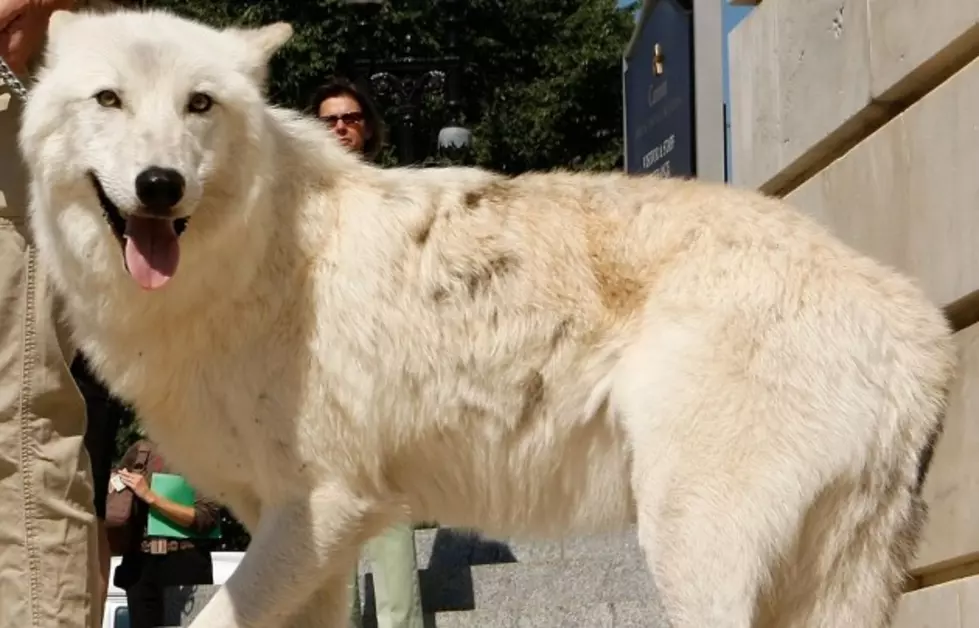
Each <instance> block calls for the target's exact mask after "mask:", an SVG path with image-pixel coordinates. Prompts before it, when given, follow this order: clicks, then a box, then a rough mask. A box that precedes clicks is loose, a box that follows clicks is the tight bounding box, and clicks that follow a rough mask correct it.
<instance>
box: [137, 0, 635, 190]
mask: <svg viewBox="0 0 979 628" xmlns="http://www.w3.org/2000/svg"><path fill="white" fill-rule="evenodd" d="M145 4H146V5H147V6H148V7H161V8H168V9H171V10H173V11H175V12H177V13H180V14H183V15H187V16H191V17H194V18H197V19H201V20H204V21H205V22H207V23H210V24H214V25H219V26H223V25H259V24H266V23H269V22H273V21H276V20H284V21H288V22H290V23H291V24H292V25H293V27H294V28H295V31H296V33H295V36H294V37H293V39H292V40H291V41H290V42H289V44H287V46H286V47H285V48H284V49H283V50H282V51H281V52H280V53H279V55H277V56H276V58H275V59H274V61H273V70H272V75H271V81H270V86H269V93H270V98H271V99H272V100H273V101H274V102H278V103H281V104H285V105H287V106H292V107H299V108H303V107H305V106H306V104H307V100H308V95H309V94H310V92H311V91H312V90H313V89H314V88H315V86H316V85H317V84H318V83H320V82H322V81H323V80H324V79H325V78H326V77H328V76H330V75H331V74H334V73H340V74H348V73H349V71H348V69H347V68H349V63H347V62H348V61H349V60H350V59H351V58H353V57H355V56H358V54H359V51H361V50H362V49H364V48H366V49H367V52H368V56H370V57H373V58H374V59H376V60H379V61H390V60H392V59H396V58H403V57H405V56H416V57H437V56H439V55H440V54H443V53H444V49H445V43H446V30H447V29H446V11H445V2H444V1H442V0H389V1H388V2H386V3H385V6H384V8H383V10H382V11H381V13H380V14H379V15H378V16H377V18H376V19H375V20H373V21H372V22H371V23H370V24H369V25H368V27H367V32H366V33H364V32H363V31H362V30H361V29H358V27H357V18H356V13H355V11H354V10H353V9H352V8H351V7H350V6H349V5H346V4H345V3H344V2H342V0H214V1H210V2H203V1H201V0H147V1H146V2H145ZM615 4H616V3H615V0H460V2H459V11H460V24H459V27H458V28H457V29H456V32H457V33H458V45H459V54H460V56H461V57H462V59H463V61H464V64H465V68H466V70H465V73H464V77H463V80H462V90H461V91H462V96H463V100H464V103H463V112H462V114H463V120H462V122H463V123H464V124H465V125H466V126H468V127H469V128H470V129H471V130H472V131H473V134H474V147H473V148H474V150H473V155H472V158H473V160H474V162H475V163H476V164H478V165H481V166H485V167H489V168H492V169H494V170H499V171H502V172H507V173H519V172H523V171H526V170H530V169H551V168H557V167H563V168H574V169H580V168H587V169H611V168H616V167H621V155H622V139H621V135H622V97H621V80H622V79H621V54H622V51H623V48H624V46H625V44H626V42H627V40H628V38H629V35H630V33H631V30H632V25H633V21H632V18H631V11H630V10H623V9H616V8H615ZM364 35H366V37H364ZM365 42H366V43H367V45H366V46H364V45H363V44H364V43H365ZM427 94H428V96H427V97H426V98H425V99H424V101H423V104H422V107H421V109H420V111H419V114H418V116H417V117H418V120H417V123H416V131H415V135H414V142H413V144H414V146H415V148H416V150H415V152H416V154H417V155H418V156H420V157H426V158H427V159H426V161H427V162H429V163H431V162H433V161H437V160H436V159H435V153H436V137H437V134H438V130H439V129H440V128H441V127H442V126H443V125H444V124H445V123H447V122H448V121H449V120H448V118H449V115H448V114H447V112H446V108H445V103H444V99H443V98H442V94H441V92H440V90H429V91H428V92H427ZM378 100H379V101H380V104H381V105H382V108H383V109H384V110H385V111H386V112H387V114H388V115H387V117H388V118H389V119H388V124H389V126H397V122H398V120H397V119H396V118H397V116H395V115H392V112H393V105H394V104H395V103H394V102H392V101H391V100H390V99H385V98H384V94H383V92H382V93H379V98H378ZM391 118H394V119H391ZM398 137H399V135H398V133H397V132H394V133H392V139H391V142H392V143H396V142H397V140H398ZM393 154H394V151H393V150H390V151H388V154H387V155H386V157H385V158H384V161H386V162H388V163H391V162H392V161H393Z"/></svg>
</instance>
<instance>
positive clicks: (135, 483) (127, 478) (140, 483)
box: [119, 469, 155, 504]
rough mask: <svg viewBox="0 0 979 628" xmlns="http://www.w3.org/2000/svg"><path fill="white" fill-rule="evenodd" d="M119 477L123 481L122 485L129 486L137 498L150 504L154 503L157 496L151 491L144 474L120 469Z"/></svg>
mask: <svg viewBox="0 0 979 628" xmlns="http://www.w3.org/2000/svg"><path fill="white" fill-rule="evenodd" d="M119 477H120V479H122V483H123V484H125V485H126V486H128V487H129V489H130V490H131V491H132V492H133V494H134V495H136V497H138V498H140V499H141V500H143V501H144V502H146V503H148V504H149V503H152V502H153V499H154V497H155V495H154V494H153V491H152V490H150V485H149V484H148V483H147V482H146V478H145V477H143V475H142V474H140V473H134V472H132V471H127V470H126V469H120V470H119Z"/></svg>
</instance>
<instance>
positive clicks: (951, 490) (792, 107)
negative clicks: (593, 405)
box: [728, 0, 979, 628]
mask: <svg viewBox="0 0 979 628" xmlns="http://www.w3.org/2000/svg"><path fill="white" fill-rule="evenodd" d="M728 45H729V47H730V48H729V50H730V57H729V58H730V81H731V143H732V146H731V148H732V154H733V160H732V164H733V165H732V173H731V174H732V183H733V184H734V185H738V186H743V187H753V188H758V189H761V190H763V191H765V192H767V193H769V194H773V195H777V196H784V197H786V198H787V199H788V200H790V201H791V202H793V203H794V204H795V205H796V206H798V207H799V208H801V209H802V210H804V211H806V212H808V213H810V214H811V215H813V216H815V217H816V218H817V219H819V220H821V221H822V222H823V223H824V224H826V225H827V226H829V227H830V228H831V229H832V230H833V231H834V232H835V233H836V234H837V235H839V236H840V237H841V238H843V239H844V240H845V241H847V242H848V243H850V244H851V245H853V246H854V247H856V248H858V249H859V250H861V251H863V252H865V253H868V254H870V255H873V256H874V257H876V258H878V259H880V260H881V261H883V262H885V263H887V264H890V265H892V266H894V267H897V268H899V269H901V270H903V271H905V272H907V273H909V274H911V275H913V276H914V277H916V278H917V279H918V280H919V281H920V282H921V285H922V286H923V287H924V289H925V290H926V291H927V292H928V294H929V296H930V297H931V298H932V299H934V300H935V301H936V303H939V304H941V305H942V306H944V307H946V309H947V311H949V312H950V318H955V319H956V320H961V323H960V326H962V327H965V328H964V329H962V330H961V331H959V332H958V334H957V338H958V340H959V346H960V352H961V356H962V358H961V359H962V365H961V369H960V375H959V381H958V384H957V386H956V388H955V390H954V391H953V401H952V405H951V408H950V411H949V416H948V419H947V421H948V423H947V427H946V431H945V435H944V437H943V438H942V440H941V442H940V444H939V447H938V449H937V451H936V456H935V462H934V465H933V467H932V471H931V474H930V476H929V478H928V481H927V483H926V487H925V492H926V497H927V500H928V503H929V507H930V510H931V516H930V520H929V523H928V526H927V529H926V531H925V536H924V539H923V540H922V545H921V548H920V551H919V554H918V558H917V560H916V562H915V564H914V569H913V575H914V582H913V583H912V584H911V585H910V586H909V590H908V592H907V593H906V594H905V595H904V597H903V599H902V602H901V605H900V607H899V611H898V617H897V619H896V622H895V627H896V628H925V627H926V626H927V627H929V628H979V378H977V376H979V325H971V326H968V325H969V324H970V323H973V322H974V321H975V320H976V318H977V317H976V316H973V315H972V314H973V313H975V312H976V311H977V308H976V307H975V303H976V297H977V294H976V292H977V290H979V60H977V57H979V0H765V1H763V2H761V3H759V4H758V6H756V7H755V8H754V9H753V10H752V12H751V14H749V15H748V16H747V17H746V18H745V19H744V20H743V21H742V22H741V23H740V24H739V25H738V26H737V27H736V28H735V30H734V31H732V33H731V35H730V37H729V39H728ZM953 313H954V316H953ZM963 314H964V316H963Z"/></svg>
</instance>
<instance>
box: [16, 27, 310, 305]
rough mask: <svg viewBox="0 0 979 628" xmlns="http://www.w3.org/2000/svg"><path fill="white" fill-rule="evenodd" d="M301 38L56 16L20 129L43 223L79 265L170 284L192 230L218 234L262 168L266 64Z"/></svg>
mask: <svg viewBox="0 0 979 628" xmlns="http://www.w3.org/2000/svg"><path fill="white" fill-rule="evenodd" d="M291 34H292V29H291V27H290V26H289V25H288V24H284V23H278V24H272V25H269V26H265V27H262V28H256V29H226V30H223V31H219V30H216V29H212V28H209V27H207V26H204V25H202V24H198V23H195V22H191V21H188V20H184V19H181V18H178V17H176V16H174V15H170V14H167V13H163V12H147V13H138V12H119V13H113V14H108V15H80V14H72V13H67V12H57V13H55V14H54V15H53V16H52V19H51V23H50V27H49V30H48V45H47V49H46V52H45V59H44V65H43V68H42V70H41V72H40V74H39V77H38V82H37V84H36V86H35V87H34V89H33V90H32V91H31V95H30V98H29V102H28V105H27V107H26V110H25V113H24V119H23V124H22V126H21V133H20V142H21V148H22V152H23V155H24V159H25V161H26V163H27V166H28V169H29V171H30V174H31V179H32V186H31V188H32V191H31V193H32V198H33V202H32V216H31V220H32V223H33V224H34V225H35V230H36V231H47V233H48V236H47V237H49V238H57V239H58V241H57V242H53V243H52V244H51V248H53V249H60V250H62V255H63V256H68V257H70V258H72V259H73V260H74V261H75V262H81V261H83V260H84V261H86V262H87V263H88V264H90V265H92V267H93V268H95V269H98V270H104V271H106V272H114V273H115V274H117V275H118V273H120V272H122V269H123V267H124V268H125V269H126V270H128V273H129V274H130V275H131V276H132V278H133V279H135V281H136V282H137V283H138V284H139V285H140V286H141V287H142V288H144V289H155V288H159V287H161V286H163V285H164V284H166V283H167V281H168V280H169V279H170V278H171V277H172V276H173V275H174V273H175V272H176V269H177V263H178V260H179V257H180V248H181V234H182V233H183V231H184V229H188V230H189V231H191V232H192V231H194V230H195V229H203V230H205V231H206V230H212V231H213V230H219V229H221V228H222V224H221V221H222V218H221V216H220V215H219V214H220V212H221V211H224V212H229V211H234V207H229V206H231V205H235V204H236V200H237V199H241V198H243V197H244V196H246V194H245V190H247V188H248V187H249V185H251V184H252V181H250V180H249V179H250V178H254V177H255V173H257V172H260V171H261V168H260V167H258V160H260V159H261V155H260V152H261V146H260V144H261V142H260V141H259V139H258V138H257V137H256V136H257V135H258V134H260V133H261V132H262V124H263V120H264V119H265V118H264V116H265V107H266V105H265V95H264V82H265V74H266V67H267V64H268V61H269V58H270V57H271V56H272V54H274V53H275V51H276V50H278V49H279V47H281V46H282V45H283V44H284V43H285V42H286V41H287V40H288V39H289V37H290V36H291ZM212 207H217V208H220V210H214V211H212ZM195 213H196V214H199V215H195ZM224 218H227V216H225V217H224ZM198 222H199V223H200V224H199V225H198V224H197V223H198ZM38 227H40V228H38ZM39 237H44V236H43V235H39ZM65 249H67V250H65ZM120 253H121V254H120ZM62 261H63V262H67V261H68V260H66V259H63V260H62Z"/></svg>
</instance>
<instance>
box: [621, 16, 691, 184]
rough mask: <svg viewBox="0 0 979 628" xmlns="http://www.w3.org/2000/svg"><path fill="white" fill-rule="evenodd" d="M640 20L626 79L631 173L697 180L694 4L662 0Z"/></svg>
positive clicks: (627, 152)
mask: <svg viewBox="0 0 979 628" xmlns="http://www.w3.org/2000/svg"><path fill="white" fill-rule="evenodd" d="M640 19H641V22H640V23H639V24H638V26H637V28H638V29H639V30H638V33H637V35H636V38H635V41H633V44H632V46H631V48H630V50H629V52H628V56H627V57H626V58H625V74H624V79H623V83H624V89H625V112H624V113H625V147H626V148H625V167H626V172H629V173H652V172H655V173H659V174H662V175H664V176H686V177H692V176H695V175H696V166H695V162H694V158H695V155H694V149H695V143H694V80H693V11H692V8H691V3H690V1H689V0H686V1H684V0H658V1H656V2H654V3H652V6H651V8H649V9H647V10H646V11H644V15H643V16H642V17H641V18H640Z"/></svg>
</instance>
